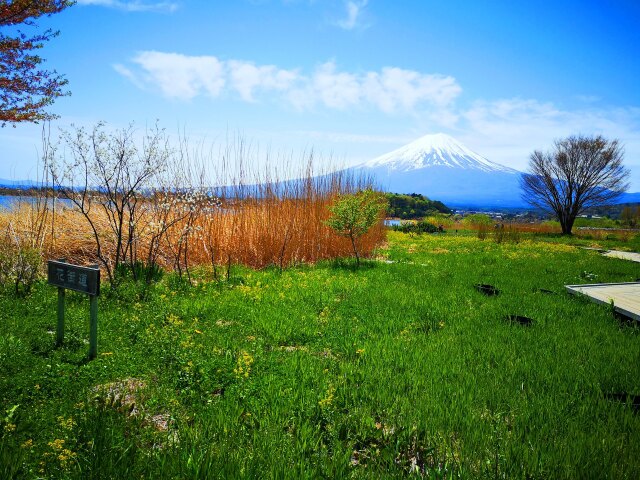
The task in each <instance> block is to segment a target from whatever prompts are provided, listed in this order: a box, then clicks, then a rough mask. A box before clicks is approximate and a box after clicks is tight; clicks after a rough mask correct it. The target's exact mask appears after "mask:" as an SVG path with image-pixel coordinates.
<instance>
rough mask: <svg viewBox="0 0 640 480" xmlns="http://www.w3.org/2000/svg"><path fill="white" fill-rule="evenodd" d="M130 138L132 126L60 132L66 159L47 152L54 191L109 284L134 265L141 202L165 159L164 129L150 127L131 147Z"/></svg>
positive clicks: (51, 148) (165, 163)
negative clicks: (72, 211) (69, 205)
mask: <svg viewBox="0 0 640 480" xmlns="http://www.w3.org/2000/svg"><path fill="white" fill-rule="evenodd" d="M134 133H135V130H134V128H133V126H132V125H131V126H129V127H127V128H125V129H122V130H120V131H116V132H112V133H108V132H105V130H104V124H102V123H99V124H97V125H96V126H95V127H94V128H93V130H92V131H91V132H90V133H88V132H87V131H86V130H85V129H84V128H75V129H74V130H71V131H65V132H63V133H62V141H63V143H64V146H65V147H66V149H68V153H69V154H70V157H71V158H67V157H66V156H65V155H61V154H60V153H59V151H58V149H57V148H55V147H53V146H49V147H48V150H47V151H48V152H49V159H48V162H49V168H50V171H51V176H52V179H53V183H54V186H55V188H56V189H57V190H58V192H60V194H61V195H62V196H63V197H65V198H67V199H69V200H70V201H71V202H73V204H74V206H75V207H76V208H77V209H78V210H79V211H80V213H81V214H82V215H83V217H84V218H85V220H86V221H87V223H88V224H89V226H90V228H91V232H92V235H93V237H94V239H95V242H96V256H97V258H98V260H99V261H100V262H101V263H102V265H103V266H104V267H105V270H106V271H107V275H108V277H109V281H110V283H111V284H112V285H113V284H114V282H115V280H116V276H117V274H118V267H119V265H120V264H121V263H123V262H126V261H127V259H129V261H132V262H135V259H136V252H135V251H134V248H135V242H136V239H137V236H138V227H137V225H138V221H139V217H140V215H141V214H142V211H143V209H142V208H140V202H141V200H142V198H143V196H144V193H145V191H147V192H148V191H149V189H150V188H151V187H152V186H153V179H154V177H155V175H157V174H159V173H161V172H162V171H163V170H164V169H165V168H166V165H167V162H168V159H169V156H170V149H169V147H168V140H167V137H166V135H165V133H164V131H163V130H161V129H159V128H158V127H155V128H154V129H152V130H149V131H147V132H146V133H145V135H144V137H143V139H142V141H141V142H136V140H135V138H134ZM140 143H141V144H140ZM104 223H106V224H107V225H108V230H110V232H111V235H110V238H108V239H106V238H105V236H104V230H105V229H104V228H101V224H104ZM107 243H109V246H108V247H106V244H107Z"/></svg>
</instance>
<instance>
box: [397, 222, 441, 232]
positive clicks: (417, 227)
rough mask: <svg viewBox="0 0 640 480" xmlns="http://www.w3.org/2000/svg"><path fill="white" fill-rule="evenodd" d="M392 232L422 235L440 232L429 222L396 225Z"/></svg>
mask: <svg viewBox="0 0 640 480" xmlns="http://www.w3.org/2000/svg"><path fill="white" fill-rule="evenodd" d="M392 230H395V231H397V232H402V233H411V234H418V235H420V234H422V233H435V232H437V231H438V227H437V226H435V225H434V224H433V223H429V222H415V223H414V222H407V223H402V224H400V225H394V226H393V227H392Z"/></svg>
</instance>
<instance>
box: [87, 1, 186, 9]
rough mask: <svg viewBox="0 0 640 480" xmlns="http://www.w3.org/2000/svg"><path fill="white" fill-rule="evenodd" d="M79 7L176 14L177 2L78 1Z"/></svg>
mask: <svg viewBox="0 0 640 480" xmlns="http://www.w3.org/2000/svg"><path fill="white" fill-rule="evenodd" d="M78 4H79V5H96V6H100V7H108V8H116V9H118V10H125V11H127V12H175V11H176V10H177V9H178V4H177V3H176V2H166V1H165V2H157V1H146V0H78Z"/></svg>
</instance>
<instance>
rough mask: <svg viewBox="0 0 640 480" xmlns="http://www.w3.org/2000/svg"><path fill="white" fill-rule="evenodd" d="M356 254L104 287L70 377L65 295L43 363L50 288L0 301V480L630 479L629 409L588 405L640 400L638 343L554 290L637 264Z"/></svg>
mask: <svg viewBox="0 0 640 480" xmlns="http://www.w3.org/2000/svg"><path fill="white" fill-rule="evenodd" d="M378 255H379V260H381V259H388V260H391V261H393V262H394V263H386V262H383V261H375V262H374V261H370V262H367V263H366V264H364V265H363V266H362V268H360V269H359V270H357V271H356V270H354V269H353V262H351V261H344V262H328V263H320V264H318V265H316V266H300V267H296V268H290V269H286V270H285V271H284V272H283V273H279V272H278V271H277V269H266V270H262V271H253V270H248V269H243V268H240V267H237V268H236V269H235V270H234V271H233V274H232V277H231V279H230V281H223V282H218V283H216V282H213V281H210V280H207V279H208V278H209V275H208V272H206V271H204V270H203V271H199V272H196V277H197V278H198V281H197V284H196V285H194V286H187V285H185V284H183V283H181V282H180V281H178V280H177V279H176V278H175V277H174V276H172V275H165V277H164V278H163V279H162V280H161V281H160V282H158V283H157V284H154V285H152V286H151V287H149V288H146V289H145V288H144V287H143V286H142V285H136V284H134V283H132V282H129V283H125V284H124V285H123V287H122V288H121V289H120V290H119V292H118V294H109V292H107V291H106V289H105V291H104V293H103V295H102V296H101V297H100V317H99V325H100V327H99V328H100V330H99V343H98V348H99V354H98V358H97V359H96V360H94V361H91V362H86V361H85V360H84V357H85V356H86V352H87V349H88V345H87V343H86V338H87V337H88V315H89V304H88V300H87V299H86V298H83V297H82V296H81V295H76V294H71V293H69V294H68V295H67V300H68V303H67V332H66V338H65V339H66V345H65V346H64V347H63V348H60V349H55V348H54V338H55V334H54V333H53V332H54V331H55V322H56V301H57V297H56V291H55V289H54V288H52V287H49V286H47V285H46V284H38V285H37V286H36V287H35V290H34V292H33V293H32V294H31V295H30V296H29V297H27V298H16V297H14V296H13V295H12V294H11V293H10V292H9V291H7V292H4V293H2V294H0V477H1V478H14V477H15V478H39V477H43V478H50V477H52V478H83V479H85V478H114V479H115V478H118V479H120V478H122V479H124V478H242V477H249V478H251V477H262V478H271V477H277V478H283V477H288V478H318V477H320V478H341V477H349V478H381V477H385V478H386V477H404V476H408V475H416V476H425V477H428V478H452V477H461V478H554V479H558V478H594V477H596V478H639V477H640V416H639V415H638V414H637V413H635V412H634V410H633V408H632V407H631V406H630V405H628V404H625V403H622V402H618V401H612V400H610V399H608V398H606V394H610V393H620V392H628V393H631V394H636V395H640V336H639V335H638V333H639V331H640V330H639V329H638V328H633V327H628V326H624V325H621V324H620V322H619V321H618V320H616V319H615V318H614V316H613V315H612V313H611V311H610V309H609V308H607V307H603V306H598V305H595V304H593V303H591V302H589V301H587V300H584V299H581V298H576V297H570V296H568V295H567V294H566V293H565V292H564V285H565V284H576V283H595V282H609V281H611V282H622V281H632V280H634V279H636V278H638V277H640V265H639V264H636V263H632V262H627V261H624V260H618V259H611V258H604V257H602V256H600V255H599V254H598V253H597V252H594V251H588V250H583V249H579V248H575V247H573V246H570V245H567V244H564V243H560V242H557V241H555V239H553V238H546V239H539V240H535V241H524V242H522V243H519V244H517V245H514V244H496V243H494V242H491V241H489V240H485V241H481V240H479V239H477V238H475V237H474V236H469V235H461V236H455V235H452V234H445V235H424V236H421V237H410V236H406V235H404V234H399V233H390V234H389V243H388V246H387V247H386V248H384V249H382V250H380V251H379V252H378ZM475 283H488V284H493V285H495V286H496V287H497V288H498V289H500V290H501V294H500V295H498V296H494V297H487V296H484V295H482V294H481V293H479V292H477V291H476V290H475V289H474V288H473V285H474V284H475ZM540 288H543V289H547V290H551V291H552V292H555V293H554V294H549V293H543V292H540V291H539V290H538V289H540ZM509 314H518V315H524V316H527V317H530V318H532V319H533V320H534V322H533V324H532V325H531V326H528V327H526V326H521V325H519V324H513V323H509V322H506V321H505V320H504V317H505V316H506V315H509Z"/></svg>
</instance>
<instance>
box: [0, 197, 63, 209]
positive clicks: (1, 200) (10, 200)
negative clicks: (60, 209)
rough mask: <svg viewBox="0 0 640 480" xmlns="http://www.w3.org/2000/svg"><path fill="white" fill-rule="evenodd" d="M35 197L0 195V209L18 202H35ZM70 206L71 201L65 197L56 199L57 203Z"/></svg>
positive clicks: (9, 207)
mask: <svg viewBox="0 0 640 480" xmlns="http://www.w3.org/2000/svg"><path fill="white" fill-rule="evenodd" d="M35 200H36V197H28V196H24V197H20V196H17V195H0V210H11V209H12V208H13V207H14V206H15V205H17V204H18V203H31V202H35ZM60 203H61V204H63V205H67V206H71V202H70V201H69V200H67V199H66V198H62V199H58V204H60Z"/></svg>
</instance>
